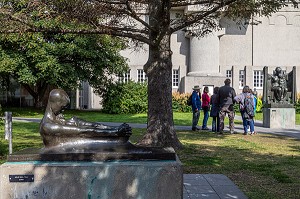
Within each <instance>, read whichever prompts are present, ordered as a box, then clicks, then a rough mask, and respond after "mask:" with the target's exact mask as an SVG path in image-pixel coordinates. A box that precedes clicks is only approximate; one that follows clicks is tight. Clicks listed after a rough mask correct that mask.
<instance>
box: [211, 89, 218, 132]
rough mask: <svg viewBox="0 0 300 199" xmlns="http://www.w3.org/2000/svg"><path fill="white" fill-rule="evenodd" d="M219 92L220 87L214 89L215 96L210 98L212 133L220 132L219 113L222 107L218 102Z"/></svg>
mask: <svg viewBox="0 0 300 199" xmlns="http://www.w3.org/2000/svg"><path fill="white" fill-rule="evenodd" d="M218 92H219V87H215V88H214V94H213V95H212V96H211V98H210V105H211V110H210V117H212V132H220V118H219V111H220V106H219V102H218Z"/></svg>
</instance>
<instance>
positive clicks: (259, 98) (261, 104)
mask: <svg viewBox="0 0 300 199" xmlns="http://www.w3.org/2000/svg"><path fill="white" fill-rule="evenodd" d="M262 108H263V102H262V99H261V97H257V105H256V112H257V113H261V112H262Z"/></svg>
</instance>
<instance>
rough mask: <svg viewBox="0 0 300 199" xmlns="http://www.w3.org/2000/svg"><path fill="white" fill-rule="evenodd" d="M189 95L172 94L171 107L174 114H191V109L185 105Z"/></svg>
mask: <svg viewBox="0 0 300 199" xmlns="http://www.w3.org/2000/svg"><path fill="white" fill-rule="evenodd" d="M190 95H191V93H179V92H173V93H172V107H173V111H174V112H191V111H192V107H191V106H189V105H187V100H188V98H189V96H190Z"/></svg>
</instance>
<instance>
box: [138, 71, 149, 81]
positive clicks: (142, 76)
mask: <svg viewBox="0 0 300 199" xmlns="http://www.w3.org/2000/svg"><path fill="white" fill-rule="evenodd" d="M137 80H138V82H139V83H144V82H146V81H147V76H146V73H145V72H144V70H143V69H138V70H137Z"/></svg>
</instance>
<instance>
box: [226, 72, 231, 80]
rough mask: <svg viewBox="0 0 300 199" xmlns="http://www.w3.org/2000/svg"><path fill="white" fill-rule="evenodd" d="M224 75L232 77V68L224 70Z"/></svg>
mask: <svg viewBox="0 0 300 199" xmlns="http://www.w3.org/2000/svg"><path fill="white" fill-rule="evenodd" d="M226 77H228V78H232V70H226Z"/></svg>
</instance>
